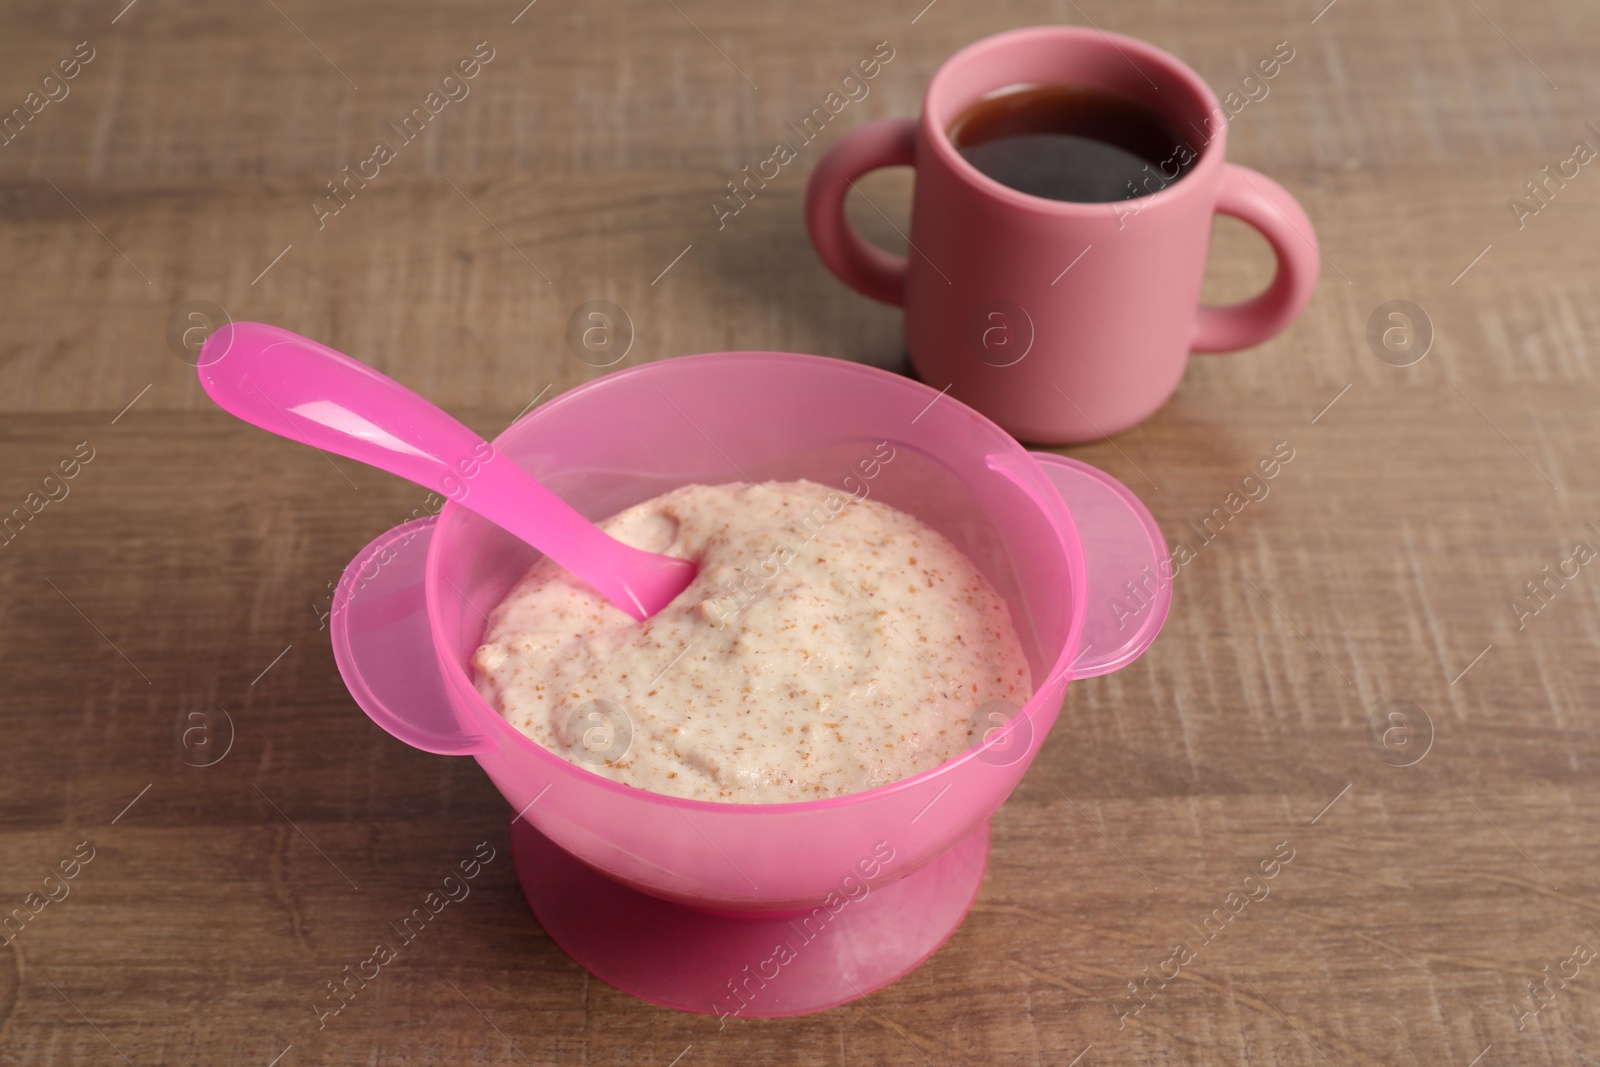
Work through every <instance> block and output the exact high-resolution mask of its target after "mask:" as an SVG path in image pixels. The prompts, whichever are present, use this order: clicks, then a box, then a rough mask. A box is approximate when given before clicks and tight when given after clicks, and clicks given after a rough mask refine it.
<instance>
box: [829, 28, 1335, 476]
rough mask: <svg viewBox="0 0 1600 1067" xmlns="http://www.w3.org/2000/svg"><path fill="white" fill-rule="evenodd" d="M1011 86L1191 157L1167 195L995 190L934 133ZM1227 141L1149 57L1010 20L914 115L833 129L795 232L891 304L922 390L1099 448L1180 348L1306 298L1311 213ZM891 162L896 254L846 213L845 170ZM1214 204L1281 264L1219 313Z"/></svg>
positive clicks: (1251, 336)
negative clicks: (1162, 127)
mask: <svg viewBox="0 0 1600 1067" xmlns="http://www.w3.org/2000/svg"><path fill="white" fill-rule="evenodd" d="M1019 84H1023V85H1025V84H1068V85H1082V86H1090V87H1095V88H1100V89H1108V90H1112V91H1115V92H1119V93H1122V94H1124V95H1126V96H1131V97H1133V98H1134V99H1136V100H1138V101H1140V102H1142V103H1144V104H1145V105H1146V106H1147V107H1151V108H1153V109H1155V110H1156V111H1157V112H1158V113H1160V114H1162V115H1163V116H1165V117H1166V118H1167V119H1168V121H1169V122H1171V123H1172V124H1173V126H1174V127H1175V128H1176V129H1178V130H1180V131H1183V132H1184V133H1185V135H1187V136H1188V138H1189V144H1188V148H1189V150H1190V151H1192V152H1194V153H1195V154H1196V158H1195V160H1194V162H1193V165H1192V166H1191V168H1190V169H1189V171H1188V172H1187V173H1185V174H1183V175H1182V176H1181V177H1179V178H1177V180H1175V181H1172V182H1170V183H1169V184H1166V185H1165V187H1162V181H1161V180H1160V179H1157V180H1155V181H1154V182H1153V183H1150V184H1151V185H1153V187H1155V188H1156V190H1157V191H1155V192H1153V193H1150V194H1149V195H1146V196H1141V197H1138V198H1135V199H1131V200H1122V201H1116V202H1112V203H1097V204H1091V203H1073V202H1067V201H1061V200H1048V199H1044V198H1042V197H1037V196H1033V195H1030V194H1028V193H1023V192H1019V191H1017V190H1015V189H1012V188H1010V187H1009V186H1006V185H1002V184H1001V183H999V182H997V181H995V180H994V179H992V178H990V177H988V176H987V175H985V174H983V173H981V172H979V171H978V170H977V169H976V168H975V167H973V166H972V164H970V163H968V162H967V161H966V160H965V159H964V158H962V156H961V155H960V153H959V152H958V151H957V150H956V148H955V146H954V145H953V144H952V143H951V141H950V138H949V136H948V134H947V132H946V131H947V130H948V129H949V128H950V126H951V125H952V123H953V122H954V121H955V119H956V118H957V117H958V116H960V115H961V113H962V112H963V111H964V110H965V109H966V108H967V107H968V106H969V105H971V104H972V103H974V102H975V101H977V100H978V99H979V98H981V97H983V96H985V95H986V94H989V93H992V92H994V91H996V90H999V89H1004V88H1007V87H1010V86H1015V85H1019ZM1226 141H1227V112H1226V111H1224V110H1223V108H1222V105H1221V104H1220V103H1219V102H1218V101H1217V97H1216V94H1215V93H1213V92H1212V91H1211V89H1210V88H1209V87H1208V86H1207V85H1206V83H1205V82H1204V81H1202V80H1201V78H1200V76H1199V75H1198V74H1196V73H1195V72H1194V71H1193V70H1190V69H1189V68H1188V67H1187V66H1185V65H1184V64H1183V63H1181V62H1179V61H1178V60H1177V59H1176V58H1175V57H1173V56H1171V55H1169V54H1168V53H1166V52H1163V51H1161V50H1160V49H1159V48H1155V47H1154V46H1152V45H1148V44H1145V43H1144V42H1142V41H1136V40H1134V39H1133V38H1130V37H1122V36H1118V35H1116V34H1107V33H1101V32H1099V31H1097V30H1093V29H1080V28H1077V27H1072V26H1049V27H1038V28H1033V29H1024V30H1014V31H1012V32H1009V33H1002V34H998V35H997V36H994V37H988V38H985V39H983V40H981V41H978V42H976V43H974V44H972V45H969V46H967V47H966V48H964V49H962V50H961V51H960V52H957V53H956V54H955V55H954V56H952V57H951V58H950V59H949V60H948V61H946V62H945V64H944V66H942V67H940V68H939V70H938V72H937V73H936V74H935V75H934V76H933V80H932V81H931V82H929V83H928V91H927V94H926V96H925V97H924V98H923V103H922V115H921V117H920V118H917V119H886V120H883V121H880V122H874V123H870V124H868V125H866V126H862V127H860V128H858V129H855V130H852V131H851V132H850V133H848V134H846V135H845V136H844V137H842V138H840V139H839V141H838V142H837V143H836V144H835V145H834V146H833V147H832V148H831V149H829V151H828V153H827V155H825V156H824V157H823V158H822V160H821V162H819V163H818V164H817V167H816V169H815V170H814V171H813V172H812V174H811V179H810V183H809V185H808V186H807V189H806V226H807V229H808V230H809V231H810V234H811V241H812V243H813V244H814V245H815V246H816V249H817V253H818V254H819V255H820V256H821V257H822V260H823V262H824V263H826V264H827V265H828V266H829V268H831V269H832V270H833V272H834V273H835V274H837V275H838V276H839V277H840V278H841V279H842V280H843V281H844V282H845V283H846V284H848V285H850V286H851V287H852V288H854V289H856V290H858V291H860V292H862V293H864V294H865V295H867V296H870V297H872V298H873V299H875V300H882V301H884V302H885V303H890V304H900V305H902V306H903V307H904V308H905V321H906V350H907V352H908V353H909V355H910V357H911V363H912V365H913V366H914V367H915V368H916V371H917V373H918V375H920V376H921V377H922V379H923V380H924V381H925V382H927V383H928V384H930V385H932V386H933V387H934V388H936V389H937V388H942V387H945V386H946V385H948V386H949V389H950V394H951V395H952V396H954V397H956V398H957V399H959V400H962V401H964V402H965V403H967V404H969V405H970V406H972V407H974V408H977V409H978V410H979V411H981V412H983V413H984V414H985V415H988V416H989V417H990V418H991V419H993V420H994V421H995V422H998V423H999V424H1000V425H1001V426H1003V427H1004V428H1005V429H1007V430H1009V431H1010V432H1011V433H1012V434H1014V435H1015V436H1017V437H1018V438H1021V439H1022V440H1026V441H1037V442H1044V443H1052V444H1070V443H1075V442H1081V441H1091V440H1096V439H1099V438H1102V437H1105V436H1107V435H1109V434H1114V433H1117V432H1118V431H1121V430H1125V429H1127V428H1128V427H1130V426H1133V425H1135V424H1136V423H1138V422H1140V421H1141V420H1142V419H1144V418H1146V417H1147V416H1148V415H1150V414H1151V413H1152V412H1153V411H1155V410H1156V409H1157V408H1158V407H1160V406H1161V405H1162V404H1163V403H1165V402H1166V400H1167V398H1168V397H1170V396H1171V395H1172V393H1173V391H1174V390H1176V389H1177V387H1178V381H1179V379H1180V378H1182V376H1183V370H1184V367H1185V366H1186V365H1187V362H1188V355H1189V353H1190V351H1196V352H1223V351H1228V350H1232V349H1239V348H1245V347H1248V346H1250V345H1253V344H1258V343H1260V342H1262V341H1265V340H1266V339H1268V338H1270V337H1272V336H1274V335H1275V334H1277V333H1279V332H1280V331H1282V330H1283V329H1284V328H1285V327H1287V326H1288V325H1289V323H1290V322H1292V321H1293V320H1294V318H1295V317H1296V316H1297V315H1299V314H1300V312H1301V310H1302V309H1304V307H1305V305H1306V302H1307V301H1308V300H1310V298H1311V291H1312V288H1313V287H1314V286H1315V284H1316V280H1317V271H1318V265H1319V263H1318V261H1319V256H1318V252H1317V243H1316V234H1315V232H1314V231H1313V230H1312V227H1311V220H1310V219H1308V218H1307V217H1306V213H1305V211H1304V210H1303V209H1302V208H1301V207H1300V205H1299V204H1298V203H1296V202H1295V200H1294V197H1292V196H1290V195H1289V193H1288V192H1286V191H1285V190H1284V189H1283V187H1282V186H1280V185H1278V183H1276V182H1274V181H1273V180H1272V179H1270V178H1268V177H1266V176H1265V175H1263V174H1260V173H1257V172H1256V171H1253V170H1251V169H1249V168H1248V167H1241V166H1237V165H1236V164H1233V163H1227V162H1225V161H1224V160H1223V150H1224V148H1225V145H1226ZM892 166H913V167H915V168H916V171H917V177H916V189H915V193H914V195H913V198H912V208H911V234H910V239H909V244H910V255H909V256H908V257H906V258H902V257H899V256H894V255H890V254H889V253H887V252H884V251H882V250H880V249H877V248H875V247H873V246H871V245H869V244H867V243H866V242H865V241H864V240H862V238H861V236H860V235H859V234H857V233H856V232H855V231H854V230H853V229H851V228H850V225H849V223H847V222H846V221H845V217H844V197H845V194H846V193H847V192H848V191H849V189H850V188H851V187H852V184H853V183H854V180H855V179H856V178H858V177H860V176H861V175H862V174H865V173H866V172H868V171H870V170H874V169H876V168H879V167H892ZM1155 173H1156V172H1155V170H1152V171H1151V174H1152V176H1153V175H1155ZM1147 187H1149V186H1148V185H1147ZM1218 212H1220V213H1222V214H1224V215H1232V216H1234V217H1235V218H1239V219H1242V220H1244V221H1245V222H1247V223H1249V224H1250V225H1251V226H1254V227H1255V228H1256V229H1257V230H1259V231H1260V232H1261V234H1262V235H1263V236H1264V237H1266V239H1267V241H1268V242H1269V243H1270V244H1271V246H1272V250H1273V252H1274V253H1275V254H1276V255H1277V260H1278V266H1277V273H1276V275H1275V276H1274V277H1273V279H1272V283H1271V284H1270V285H1269V286H1268V287H1267V288H1266V290H1265V291H1264V292H1262V293H1261V294H1260V295H1258V296H1256V297H1255V298H1253V299H1251V300H1246V301H1244V302H1243V303H1239V304H1232V305H1229V306H1227V307H1209V306H1205V305H1202V304H1201V303H1200V286H1201V283H1202V281H1203V280H1204V277H1205V264H1206V253H1207V250H1208V247H1209V244H1210V239H1211V224H1212V217H1213V216H1214V215H1215V214H1217V213H1218Z"/></svg>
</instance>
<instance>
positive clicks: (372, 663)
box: [328, 515, 495, 756]
mask: <svg viewBox="0 0 1600 1067" xmlns="http://www.w3.org/2000/svg"><path fill="white" fill-rule="evenodd" d="M436 522H438V517H437V516H433V515H430V516H428V517H427V518H422V519H413V520H412V521H410V522H406V523H402V524H401V525H399V526H396V527H395V528H394V529H392V530H388V531H386V532H384V533H383V534H380V535H379V536H378V537H377V538H376V539H374V540H373V542H372V543H371V544H369V545H368V546H367V547H366V548H363V549H362V550H361V551H360V552H358V553H357V554H356V557H355V558H354V559H352V560H351V561H350V565H349V566H348V567H346V568H345V569H344V574H343V575H341V576H340V578H339V585H338V587H337V588H335V589H334V593H333V607H332V610H331V612H330V614H329V617H328V629H329V631H330V633H331V634H332V637H333V658H334V661H335V662H336V663H338V665H339V674H340V675H341V676H342V677H343V678H344V684H345V687H346V688H348V689H349V690H350V695H351V696H352V697H354V698H355V701H356V703H357V704H359V705H361V710H362V711H364V712H366V713H367V715H368V717H369V718H371V719H372V721H373V722H375V723H377V724H378V725H379V726H381V727H383V728H384V729H385V730H386V731H388V732H389V733H390V734H392V735H394V736H395V737H397V738H399V739H400V740H401V741H404V742H405V743H406V744H408V745H410V746H411V747H412V748H420V749H421V750H422V751H424V752H436V753H439V754H441V755H446V756H464V755H470V754H472V753H477V752H492V751H494V747H495V746H494V745H493V743H491V742H490V741H489V739H488V738H485V737H482V736H480V735H478V734H470V733H467V732H465V731H463V730H462V728H461V723H460V721H459V720H458V719H457V718H456V713H455V709H454V707H453V705H452V704H451V701H450V694H449V691H448V690H447V689H446V688H445V684H444V679H443V678H441V677H440V676H439V657H438V656H437V655H436V654H435V652H434V644H433V635H432V631H431V630H430V628H429V625H428V609H427V601H426V597H425V596H424V591H423V590H424V586H423V571H424V566H425V564H426V563H427V559H428V543H429V542H430V541H431V540H432V539H433V530H434V524H435V523H436Z"/></svg>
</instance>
